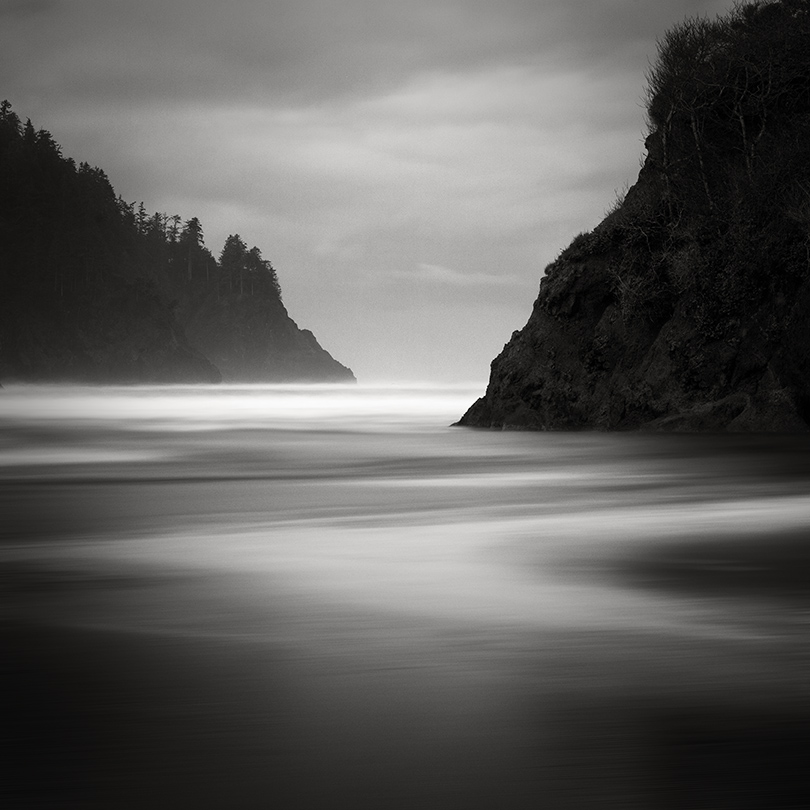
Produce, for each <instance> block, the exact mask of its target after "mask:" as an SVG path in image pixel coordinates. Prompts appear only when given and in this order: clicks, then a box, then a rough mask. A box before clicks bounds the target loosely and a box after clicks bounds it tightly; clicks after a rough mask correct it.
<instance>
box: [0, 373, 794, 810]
mask: <svg viewBox="0 0 810 810" xmlns="http://www.w3.org/2000/svg"><path fill="white" fill-rule="evenodd" d="M480 393H481V391H480V389H476V388H475V387H474V386H456V387H445V388H441V387H437V386H427V385H425V386H417V385H411V386H407V385H400V386H378V387H374V386H210V387H206V386H203V387H121V388H115V387H110V388H81V387H67V386H51V387H47V386H36V387H34V386H11V387H8V388H6V389H3V390H2V391H0V510H2V515H3V518H2V524H1V525H0V576H1V577H2V579H0V584H2V586H3V587H2V593H0V610H2V613H0V620H2V625H1V626H0V627H2V644H3V648H2V649H0V653H2V660H3V664H2V668H1V669H0V671H2V673H3V678H4V680H5V683H4V684H3V685H2V686H3V689H2V692H3V696H4V702H5V704H6V705H5V717H6V718H7V721H6V723H5V724H4V729H5V731H4V732H3V744H4V747H5V751H4V757H3V762H4V763H5V768H6V773H5V774H4V778H3V780H2V783H3V784H4V785H5V786H6V789H7V791H9V793H10V794H11V796H12V797H13V801H14V803H13V804H10V806H21V807H24V806H31V807H40V806H46V807H52V806H53V807H150V808H152V807H166V808H169V807H172V808H174V807H181V806H188V807H195V808H196V807H212V808H216V807H226V806H227V807H240V808H241V807H245V808H252V807H256V808H264V807H289V808H299V807H304V808H305V807H313V808H315V807H353V808H372V807H374V808H382V807H392V808H400V807H401V808H416V807H419V808H421V807H427V808H478V807H481V808H484V807H487V808H489V807H505V808H511V807H515V808H523V807H547V808H567V807H572V808H573V807H577V808H579V807H589V808H590V807H624V808H626V807H640V808H657V807H661V808H665V807H676V808H680V807H683V808H700V807H707V808H708V807H711V808H719V807H723V808H724V807H729V808H731V807H733V808H744V807H752V808H754V807H756V808H761V807H799V806H810V789H808V784H807V780H808V776H807V768H806V763H807V762H810V756H808V755H810V701H809V700H808V698H809V697H810V677H808V676H810V669H809V668H808V658H809V655H808V654H809V653H810V643H808V642H810V538H809V537H808V532H810V487H808V483H810V454H808V451H810V440H808V439H807V438H806V437H801V436H798V437H797V436H776V437H744V436H721V435H717V436H702V437H699V436H659V435H645V434H600V433H589V432H582V433H531V432H511V431H510V432H501V431H477V430H470V429H466V428H456V427H450V424H451V423H452V422H453V421H455V420H456V419H458V418H459V417H460V416H461V414H462V413H463V412H464V410H465V409H466V408H467V407H468V406H469V404H470V403H471V402H472V401H473V400H474V399H475V397H476V396H478V395H480Z"/></svg>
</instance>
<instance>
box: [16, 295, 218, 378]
mask: <svg viewBox="0 0 810 810" xmlns="http://www.w3.org/2000/svg"><path fill="white" fill-rule="evenodd" d="M10 304H11V305H9V306H5V307H4V306H0V317H2V325H0V376H2V378H3V379H5V380H7V381H21V382H79V383H90V384H99V383H126V384H137V383H143V384H166V383H185V384H190V383H217V382H220V381H221V379H222V376H221V374H220V372H219V370H218V369H217V368H216V367H215V366H214V365H213V364H212V363H211V362H210V361H209V360H208V358H206V357H205V356H203V355H202V354H201V353H200V352H199V351H197V350H196V349H195V348H193V347H192V346H191V344H190V343H189V341H188V339H187V337H186V335H185V332H184V330H183V328H182V326H181V325H180V323H179V322H178V320H177V317H176V314H175V312H174V309H173V308H172V307H171V306H170V305H169V304H168V303H167V302H166V300H165V299H164V298H162V297H161V296H159V295H158V294H157V292H156V291H155V290H154V289H151V288H149V287H148V286H140V285H138V288H137V289H135V288H126V289H124V290H122V291H119V292H118V293H117V294H114V295H111V296H109V297H104V298H103V299H102V300H92V299H87V300H82V301H79V302H76V301H70V302H69V303H68V304H67V305H66V304H65V303H64V302H62V301H59V300H41V299H39V300H36V301H31V300H30V299H27V298H26V299H25V300H24V301H23V302H19V301H18V302H14V301H11V302H10ZM15 304H16V305H15Z"/></svg>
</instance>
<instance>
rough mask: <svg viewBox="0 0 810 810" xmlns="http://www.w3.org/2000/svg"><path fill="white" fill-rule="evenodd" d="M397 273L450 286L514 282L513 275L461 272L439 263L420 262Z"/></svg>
mask: <svg viewBox="0 0 810 810" xmlns="http://www.w3.org/2000/svg"><path fill="white" fill-rule="evenodd" d="M397 275H399V276H401V277H402V278H407V279H408V280H409V281H416V282H420V283H425V282H426V283H429V284H449V285H451V286H461V287H469V286H476V287H477V286H491V285H494V286H502V285H509V284H515V283H516V281H517V278H516V276H514V275H511V274H509V275H494V274H491V273H476V272H463V271H459V270H451V269H450V268H449V267H443V266H442V265H440V264H425V263H423V262H420V263H419V264H418V265H416V267H415V268H414V269H413V270H412V271H404V272H402V271H400V272H398V273H397Z"/></svg>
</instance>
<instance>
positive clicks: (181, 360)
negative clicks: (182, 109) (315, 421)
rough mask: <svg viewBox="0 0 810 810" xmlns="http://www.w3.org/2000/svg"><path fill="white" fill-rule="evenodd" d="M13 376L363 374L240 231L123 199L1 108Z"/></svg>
mask: <svg viewBox="0 0 810 810" xmlns="http://www.w3.org/2000/svg"><path fill="white" fill-rule="evenodd" d="M0 177H2V183H0V380H3V381H24V382H55V381H60V382H82V383H210V382H218V381H220V380H226V381H233V382H354V380H355V378H354V375H353V374H352V372H351V370H350V369H349V368H347V367H346V366H343V365H341V364H340V363H338V362H337V361H336V360H334V359H333V358H332V357H331V355H330V354H329V353H328V352H327V351H325V350H324V349H323V348H321V346H320V345H319V343H318V341H317V340H316V339H315V336H314V335H313V334H312V332H310V331H308V330H306V329H299V327H298V326H297V324H296V323H295V321H293V320H292V319H291V318H290V316H289V314H288V313H287V310H286V308H285V306H284V304H283V302H282V296H281V288H280V286H279V282H278V278H277V276H276V271H275V269H274V268H273V266H272V264H271V263H270V262H269V261H268V260H266V259H264V258H263V257H262V255H261V252H260V251H259V249H258V248H256V247H253V248H250V249H249V248H248V247H247V245H246V244H245V242H244V241H243V240H242V239H241V237H240V236H239V235H238V234H233V235H231V236H229V237H228V238H227V240H226V241H225V245H224V247H223V248H222V251H221V253H220V255H219V257H218V258H215V257H214V255H213V254H212V253H211V252H210V251H209V250H208V248H207V247H206V246H205V242H204V236H203V229H202V225H201V223H200V221H199V219H197V218H196V217H192V218H190V219H188V220H186V221H183V220H182V219H181V218H180V216H177V215H167V214H164V213H155V214H149V213H147V212H146V210H145V209H144V206H143V204H142V203H141V204H140V205H137V206H136V205H134V204H132V203H127V202H124V200H122V199H121V197H120V196H118V195H116V193H115V191H114V190H113V187H112V185H111V184H110V181H109V180H108V178H107V176H106V175H105V173H104V172H103V171H102V170H101V169H99V168H97V167H93V166H90V165H88V164H87V163H80V164H79V165H78V166H77V165H76V163H75V161H73V160H72V159H71V158H67V157H64V156H63V155H62V150H61V148H60V146H59V145H58V144H57V143H56V142H55V141H54V139H53V137H52V136H51V134H50V133H49V132H47V131H46V130H44V129H35V128H34V126H33V124H32V123H31V121H30V120H27V121H26V122H25V123H22V121H21V119H20V118H19V116H18V115H17V114H16V113H15V112H14V110H13V109H12V107H11V105H10V104H9V102H8V101H4V102H2V104H1V105H0Z"/></svg>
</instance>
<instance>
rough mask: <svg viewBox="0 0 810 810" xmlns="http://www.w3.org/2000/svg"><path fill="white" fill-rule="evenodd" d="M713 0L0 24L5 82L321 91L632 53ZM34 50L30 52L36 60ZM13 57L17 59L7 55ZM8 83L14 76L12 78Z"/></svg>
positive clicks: (68, 10)
mask: <svg viewBox="0 0 810 810" xmlns="http://www.w3.org/2000/svg"><path fill="white" fill-rule="evenodd" d="M722 5H723V4H721V3H717V2H713V1H712V0H703V2H697V0H695V1H694V2H688V1H687V0H677V1H676V0H668V1H667V2H661V3H656V4H654V5H652V6H650V5H649V4H642V3H641V2H640V1H639V0H566V2H536V0H500V2H498V3H492V2H491V1H490V0H410V1H409V2H408V3H403V2H401V0H398V1H397V2H394V1H393V0H343V2H341V3H334V2H333V1H332V0H271V2H268V0H231V2H228V3H221V2H216V1H215V0H208V2H200V0H172V2H170V3H166V2H163V0H139V2H137V3H133V2H130V0H72V2H70V3H61V4H57V3H54V2H49V0H28V1H27V2H23V0H6V3H5V4H4V5H3V6H0V8H2V7H4V8H7V9H10V10H16V11H17V12H18V13H21V12H22V11H23V10H29V11H30V10H34V9H44V8H47V9H49V10H50V11H52V12H53V13H52V14H51V15H50V20H49V22H48V24H47V25H44V24H42V21H41V20H37V25H32V24H30V23H31V21H30V20H28V21H26V20H21V21H20V23H19V25H8V26H7V27H6V30H5V32H0V42H2V50H3V53H4V64H5V65H6V66H7V67H8V68H9V69H10V70H8V71H7V81H9V82H10V83H11V84H12V88H11V89H10V90H9V91H8V92H11V91H12V90H15V89H18V90H19V91H20V93H26V92H31V93H37V94H39V95H46V96H48V97H51V98H53V97H55V96H56V95H57V94H59V93H62V94H65V93H66V94H68V96H70V97H72V98H77V99H78V98H84V99H88V98H92V99H95V100H99V99H101V98H108V99H115V100H120V99H122V98H126V99H128V100H130V101H133V102H136V101H143V100H144V99H154V100H163V102H164V103H176V102H178V101H180V100H183V101H192V100H193V101H196V102H198V103H203V102H211V101H212V100H219V101H220V102H222V101H223V100H225V99H230V100H231V101H232V102H233V103H237V102H238V101H239V100H242V101H252V102H261V103H270V102H272V103H279V102H281V101H286V102H288V103H293V104H309V103H317V102H320V101H323V100H325V99H334V98H337V97H345V96H353V97H358V96H363V95H370V96H374V95H377V94H379V93H381V92H385V91H386V90H389V89H391V88H393V87H396V86H398V85H401V84H402V83H403V82H405V81H407V80H408V79H409V77H412V76H414V75H417V74H420V73H424V72H430V71H439V72H444V71H449V72H454V71H461V72H464V71H468V70H473V71H476V70H481V69H491V68H496V67H502V66H508V65H512V66H538V67H543V66H548V65H553V64H563V63H564V64H568V65H572V64H576V63H580V62H581V61H582V60H585V59H586V60H588V61H589V62H591V63H593V64H597V63H599V64H608V65H622V66H624V67H627V66H628V64H631V63H632V64H638V63H639V59H642V60H643V59H644V58H645V52H646V50H648V49H649V45H650V43H651V41H653V40H654V38H655V36H656V35H658V34H660V33H661V32H662V30H663V29H664V28H665V27H666V26H667V25H669V24H670V23H671V22H673V21H674V20H677V19H679V18H680V17H681V16H683V13H694V12H697V11H701V10H713V9H714V8H715V7H717V8H719V7H722ZM31 53H36V54H37V58H36V59H34V60H32V59H31V58H30V54H31ZM15 67H16V70H13V68H15ZM15 85H16V87H15Z"/></svg>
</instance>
